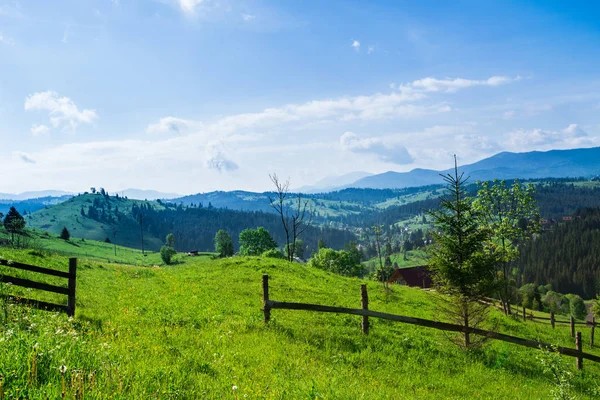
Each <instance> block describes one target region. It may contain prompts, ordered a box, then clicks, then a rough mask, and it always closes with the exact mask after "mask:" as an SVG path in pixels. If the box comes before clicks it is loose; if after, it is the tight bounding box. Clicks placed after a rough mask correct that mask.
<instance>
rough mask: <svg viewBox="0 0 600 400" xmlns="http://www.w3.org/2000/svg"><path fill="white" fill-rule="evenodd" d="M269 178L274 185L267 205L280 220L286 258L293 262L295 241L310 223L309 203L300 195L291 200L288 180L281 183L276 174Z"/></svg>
mask: <svg viewBox="0 0 600 400" xmlns="http://www.w3.org/2000/svg"><path fill="white" fill-rule="evenodd" d="M269 178H271V182H273V185H275V196H274V197H271V196H269V203H270V205H271V207H272V208H273V209H274V210H275V211H276V212H277V214H279V217H280V218H281V225H282V226H283V230H284V231H285V241H286V252H287V254H286V257H287V259H288V261H294V254H295V253H296V240H297V239H298V238H299V237H300V236H301V235H302V234H303V233H304V231H305V230H306V229H307V228H308V227H309V226H310V225H311V223H312V213H311V212H310V209H309V201H308V200H306V199H303V198H302V194H301V193H298V194H297V195H295V199H292V194H291V193H290V192H289V189H290V180H289V179H288V180H286V181H285V182H282V181H280V180H279V178H278V177H277V174H273V175H269Z"/></svg>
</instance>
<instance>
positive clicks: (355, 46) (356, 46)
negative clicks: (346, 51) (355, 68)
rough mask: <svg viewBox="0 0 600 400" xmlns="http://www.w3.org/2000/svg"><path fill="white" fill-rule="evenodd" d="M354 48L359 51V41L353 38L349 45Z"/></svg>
mask: <svg viewBox="0 0 600 400" xmlns="http://www.w3.org/2000/svg"><path fill="white" fill-rule="evenodd" d="M351 46H352V47H353V48H354V50H356V51H359V50H360V42H359V41H358V40H353V41H352V45H351Z"/></svg>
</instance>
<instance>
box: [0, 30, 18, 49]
mask: <svg viewBox="0 0 600 400" xmlns="http://www.w3.org/2000/svg"><path fill="white" fill-rule="evenodd" d="M0 43H4V44H7V45H9V46H14V45H15V41H14V40H12V39H11V38H9V37H7V36H5V35H3V34H2V33H0Z"/></svg>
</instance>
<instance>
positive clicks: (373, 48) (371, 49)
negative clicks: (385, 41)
mask: <svg viewBox="0 0 600 400" xmlns="http://www.w3.org/2000/svg"><path fill="white" fill-rule="evenodd" d="M374 51H375V46H369V47H368V48H367V54H371V53H373V52H374Z"/></svg>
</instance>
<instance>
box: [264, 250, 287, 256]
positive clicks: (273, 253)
mask: <svg viewBox="0 0 600 400" xmlns="http://www.w3.org/2000/svg"><path fill="white" fill-rule="evenodd" d="M262 257H267V258H285V256H284V255H283V253H282V252H281V250H279V249H270V250H267V251H265V252H263V253H262Z"/></svg>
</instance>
